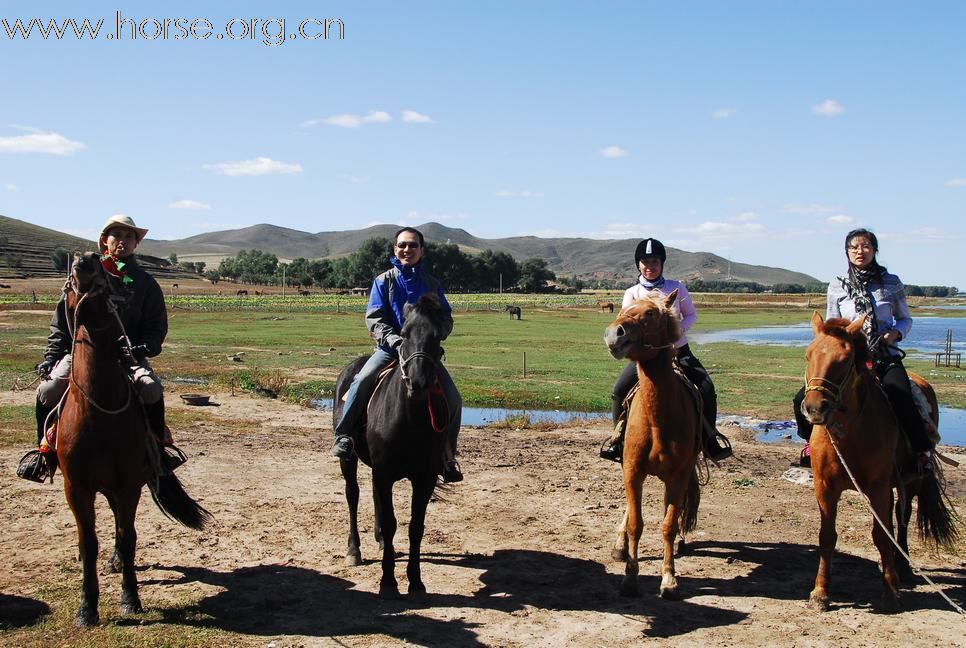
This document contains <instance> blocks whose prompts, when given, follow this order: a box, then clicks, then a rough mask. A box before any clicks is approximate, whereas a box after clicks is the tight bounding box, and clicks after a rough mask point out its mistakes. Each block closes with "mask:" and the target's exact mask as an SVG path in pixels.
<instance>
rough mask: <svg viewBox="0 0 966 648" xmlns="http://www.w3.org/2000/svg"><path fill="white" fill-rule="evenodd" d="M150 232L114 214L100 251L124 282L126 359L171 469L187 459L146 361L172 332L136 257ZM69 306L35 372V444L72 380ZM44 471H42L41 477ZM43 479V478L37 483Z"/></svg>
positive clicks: (159, 296) (54, 321)
mask: <svg viewBox="0 0 966 648" xmlns="http://www.w3.org/2000/svg"><path fill="white" fill-rule="evenodd" d="M147 233H148V230H147V229H146V228H143V227H138V226H137V225H136V224H135V222H134V219H133V218H131V217H130V216H127V215H124V214H117V215H115V216H111V217H110V218H108V219H107V221H105V223H104V227H102V228H101V233H100V235H99V236H98V239H97V248H98V250H99V251H100V253H101V263H102V264H103V266H104V269H105V270H106V271H107V273H108V274H109V275H110V276H112V277H114V279H116V280H117V281H118V282H120V284H121V286H122V287H123V290H122V292H123V293H126V299H125V300H124V301H123V303H122V304H120V305H119V306H120V308H119V309H118V312H119V314H120V316H121V321H122V322H123V324H124V331H125V333H126V334H127V340H125V339H124V338H122V339H121V340H119V341H118V344H120V345H121V347H122V358H123V359H124V362H125V365H126V367H127V370H128V371H129V372H130V374H131V376H132V378H133V381H134V384H135V386H136V389H137V392H138V396H139V397H140V400H141V403H142V404H143V405H144V413H145V415H146V417H147V420H148V425H150V427H151V430H152V431H153V432H154V433H155V434H156V435H157V437H158V440H159V441H160V443H161V446H162V450H163V451H162V459H163V463H164V465H163V466H162V468H163V469H165V470H168V471H171V470H174V469H175V468H177V467H178V466H180V465H181V464H182V463H184V462H185V460H186V458H185V456H184V453H182V452H181V451H180V450H178V448H176V447H175V446H174V443H173V442H172V439H171V432H170V430H169V429H168V427H167V425H165V422H164V389H163V387H162V385H161V381H160V380H158V377H157V375H156V374H155V373H154V370H153V369H152V368H151V365H150V364H149V363H148V358H153V357H154V356H156V355H158V354H159V353H161V345H162V344H163V343H164V338H165V336H166V335H167V333H168V312H167V309H166V308H165V303H164V293H163V292H162V291H161V286H159V285H158V282H157V281H156V280H155V279H154V277H152V276H151V275H149V274H148V273H147V272H146V271H145V270H144V268H142V267H141V266H140V265H139V264H138V261H137V258H136V257H135V256H134V251H135V250H136V249H137V247H138V244H139V243H140V242H141V241H142V240H144V237H145V235H146V234H147ZM65 304H66V302H65V300H64V297H63V296H62V297H61V299H60V301H59V302H58V304H57V308H56V310H55V311H54V314H53V316H52V317H51V320H50V334H49V335H48V337H47V347H46V349H45V351H44V360H43V362H41V363H40V364H38V365H37V366H36V367H35V369H36V371H37V373H38V374H39V375H40V376H41V381H40V385H39V386H38V387H37V402H36V419H37V444H38V445H41V444H42V443H43V441H44V431H45V430H46V429H48V428H49V427H50V425H51V422H52V421H48V419H50V418H51V417H52V415H53V412H54V410H56V409H57V407H58V404H59V403H60V401H61V397H62V396H63V395H64V393H65V392H66V391H67V386H68V383H69V381H70V363H71V355H70V354H71V345H72V343H73V339H72V336H71V333H70V328H69V326H68V318H67V312H66V305H65ZM41 457H46V458H47V464H48V468H49V471H48V474H52V473H53V469H54V468H55V465H54V462H56V460H57V459H56V454H55V453H52V452H43V453H42V454H41V455H40V456H38V457H37V459H38V460H39V459H40V458H41ZM24 472H26V474H21V473H20V472H18V474H21V476H24V477H26V478H27V479H31V477H30V476H29V475H31V474H32V475H34V476H35V477H36V476H39V474H38V471H24ZM42 472H43V471H40V474H42ZM34 481H43V479H42V478H41V479H34Z"/></svg>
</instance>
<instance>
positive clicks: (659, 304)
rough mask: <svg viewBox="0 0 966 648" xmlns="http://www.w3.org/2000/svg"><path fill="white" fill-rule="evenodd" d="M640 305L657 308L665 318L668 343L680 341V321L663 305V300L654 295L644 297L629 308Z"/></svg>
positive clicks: (669, 308)
mask: <svg viewBox="0 0 966 648" xmlns="http://www.w3.org/2000/svg"><path fill="white" fill-rule="evenodd" d="M637 304H641V305H642V306H645V307H646V306H648V305H652V306H654V307H655V308H657V310H658V311H660V312H661V314H662V315H664V316H665V317H666V318H667V336H668V342H677V341H678V340H680V339H681V320H680V319H679V318H678V314H677V313H676V312H675V310H674V308H673V307H672V306H668V305H665V301H664V299H662V298H661V297H658V296H654V295H645V296H644V297H641V298H640V299H638V300H636V301H635V302H634V303H633V304H631V306H634V305H637Z"/></svg>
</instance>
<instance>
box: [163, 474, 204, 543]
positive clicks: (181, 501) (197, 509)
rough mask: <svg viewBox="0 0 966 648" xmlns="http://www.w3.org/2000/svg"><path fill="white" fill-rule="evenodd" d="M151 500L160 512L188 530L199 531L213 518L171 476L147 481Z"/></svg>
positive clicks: (175, 478) (176, 479) (174, 477)
mask: <svg viewBox="0 0 966 648" xmlns="http://www.w3.org/2000/svg"><path fill="white" fill-rule="evenodd" d="M148 488H149V489H150V490H151V498H152V499H153V500H154V503H155V504H157V505H158V508H159V509H161V512H162V513H164V514H165V515H166V516H168V517H169V518H171V519H173V520H176V521H178V522H180V523H181V524H183V525H185V526H186V527H188V528H189V529H194V530H195V531H201V530H202V529H203V528H205V526H206V525H207V524H209V523H210V522H213V521H214V517H213V516H212V515H211V513H209V512H208V511H206V510H205V509H204V508H203V507H202V506H201V505H200V504H198V502H196V501H194V500H193V499H191V496H190V495H188V493H186V492H185V490H184V487H183V486H182V485H181V482H180V481H179V480H178V478H177V477H176V476H174V475H173V474H169V475H162V476H160V477H158V478H157V479H152V480H149V481H148Z"/></svg>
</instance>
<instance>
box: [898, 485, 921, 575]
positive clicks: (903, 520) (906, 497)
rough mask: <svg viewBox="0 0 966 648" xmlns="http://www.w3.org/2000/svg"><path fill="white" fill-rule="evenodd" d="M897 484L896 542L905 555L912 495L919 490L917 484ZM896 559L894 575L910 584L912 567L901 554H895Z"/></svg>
mask: <svg viewBox="0 0 966 648" xmlns="http://www.w3.org/2000/svg"><path fill="white" fill-rule="evenodd" d="M898 484H899V496H898V497H897V498H896V504H895V510H896V524H897V525H898V529H896V541H897V542H898V543H899V546H900V547H902V551H903V552H905V554H906V555H908V553H909V520H910V519H911V518H912V493H913V490H914V489H918V488H919V484H918V483H917V484H911V483H910V484H903V483H902V482H901V481H899V482H898ZM895 559H896V573H898V574H899V578H900V579H901V580H902V581H904V582H906V583H911V582H912V579H913V573H912V566H911V565H910V564H909V561H908V560H907V559H906V556H905V555H903V553H902V552H898V551H897V552H896V553H895Z"/></svg>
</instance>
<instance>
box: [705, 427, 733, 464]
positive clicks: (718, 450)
mask: <svg viewBox="0 0 966 648" xmlns="http://www.w3.org/2000/svg"><path fill="white" fill-rule="evenodd" d="M704 454H705V456H707V457H708V458H709V459H711V461H714V462H715V463H717V462H719V461H721V460H723V459H727V458H728V457H732V456H734V454H735V453H734V451H732V449H731V441H729V440H728V437H726V436H725V435H723V434H721V432H718V430H715V431H714V433H713V434H712V435H711V436H710V437H709V438H708V440H707V441H706V442H705V447H704Z"/></svg>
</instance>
